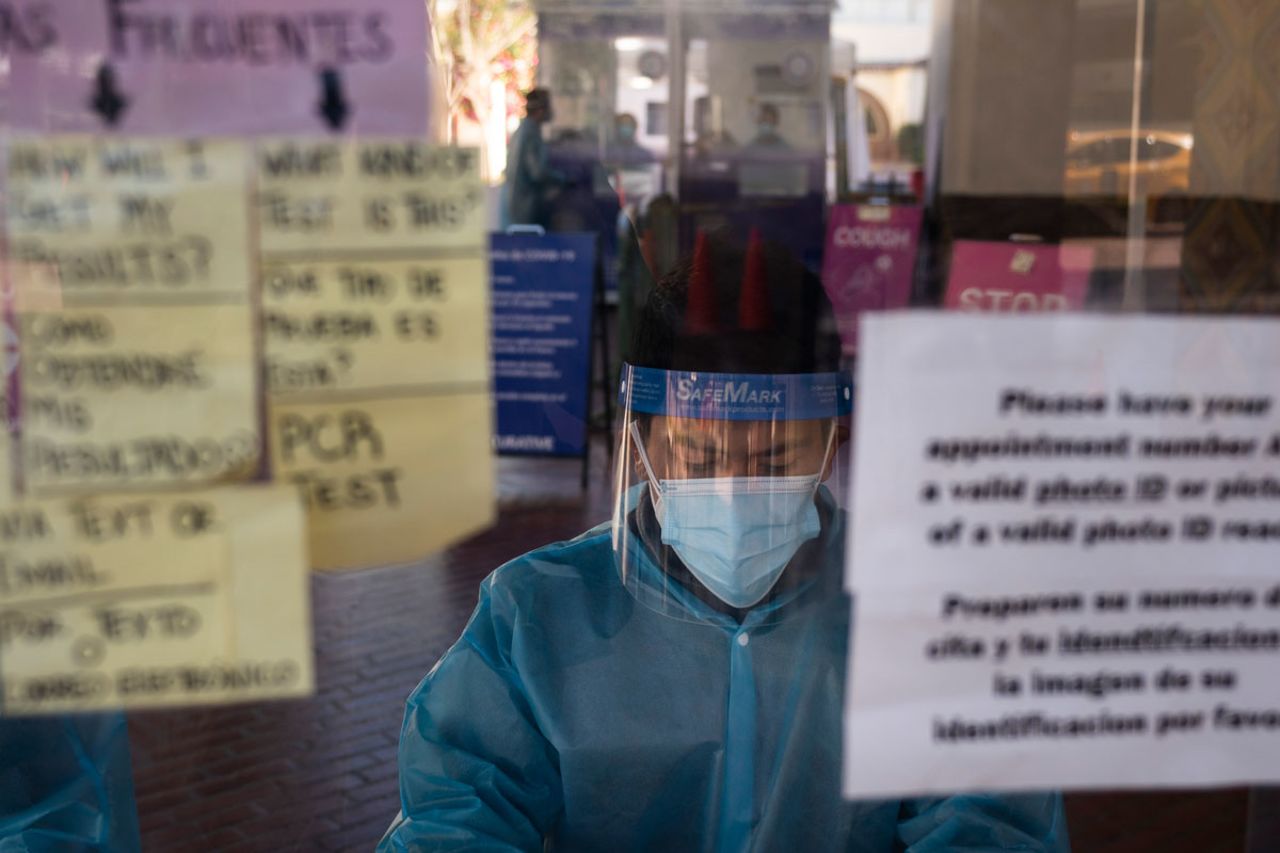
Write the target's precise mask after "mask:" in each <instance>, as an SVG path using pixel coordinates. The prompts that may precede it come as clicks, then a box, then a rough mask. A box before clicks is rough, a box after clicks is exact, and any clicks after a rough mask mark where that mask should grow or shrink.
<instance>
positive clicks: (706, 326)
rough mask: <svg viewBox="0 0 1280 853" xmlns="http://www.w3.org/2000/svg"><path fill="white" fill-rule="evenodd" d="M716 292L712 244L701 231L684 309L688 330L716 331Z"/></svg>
mask: <svg viewBox="0 0 1280 853" xmlns="http://www.w3.org/2000/svg"><path fill="white" fill-rule="evenodd" d="M716 325H717V324H716V292H715V283H714V282H712V280H711V245H710V242H709V241H708V240H707V235H706V234H705V233H704V232H702V231H699V232H698V241H697V242H696V243H695V244H694V246H693V272H692V275H690V277H689V301H688V304H687V305H686V306H685V310H684V326H685V330H686V331H687V332H691V333H693V334H698V335H708V334H711V333H712V332H715V331H716Z"/></svg>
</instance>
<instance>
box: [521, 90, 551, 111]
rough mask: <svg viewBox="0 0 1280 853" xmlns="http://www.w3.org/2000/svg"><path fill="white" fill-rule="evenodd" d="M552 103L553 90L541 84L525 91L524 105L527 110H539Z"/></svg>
mask: <svg viewBox="0 0 1280 853" xmlns="http://www.w3.org/2000/svg"><path fill="white" fill-rule="evenodd" d="M550 103H551V91H550V90H549V89H544V88H542V87H541V86H539V87H538V88H536V89H530V90H529V91H527V92H525V93H524V106H525V109H527V110H537V109H542V108H544V107H546V106H547V105H548V104H550Z"/></svg>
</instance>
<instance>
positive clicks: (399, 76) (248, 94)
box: [0, 0, 430, 135]
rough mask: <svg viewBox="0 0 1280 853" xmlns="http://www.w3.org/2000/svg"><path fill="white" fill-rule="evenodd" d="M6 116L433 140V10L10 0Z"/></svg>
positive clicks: (39, 125)
mask: <svg viewBox="0 0 1280 853" xmlns="http://www.w3.org/2000/svg"><path fill="white" fill-rule="evenodd" d="M4 16H5V28H6V32H7V35H6V37H5V47H6V56H5V59H6V62H5V63H4V65H3V66H2V67H0V95H3V94H4V92H5V90H7V92H8V93H9V98H8V103H4V102H0V119H3V120H4V123H5V125H6V126H7V127H10V128H14V129H18V130H22V131H32V132H54V133H57V132H69V131H74V132H88V131H93V132H108V131H119V132H122V133H127V134H157V133H158V134H172V133H175V132H179V133H186V134H191V135H246V134H262V133H310V134H315V135H327V134H329V133H332V132H334V131H344V132H348V133H356V134H364V135H368V134H386V133H401V134H423V133H425V132H426V131H427V125H428V122H427V113H428V104H429V102H430V97H429V89H428V77H427V61H426V59H427V45H426V37H427V33H428V32H430V27H429V25H428V23H427V21H426V6H425V4H422V3H405V2H400V1H399V0H346V2H343V3H333V2H329V0H270V2H264V0H106V2H94V3H49V2H38V0H15V2H11V3H6V4H5V5H4Z"/></svg>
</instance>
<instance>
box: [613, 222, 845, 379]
mask: <svg viewBox="0 0 1280 853" xmlns="http://www.w3.org/2000/svg"><path fill="white" fill-rule="evenodd" d="M752 243H753V245H750V246H749V247H748V248H747V250H746V251H744V250H743V249H742V248H741V247H740V246H738V245H736V244H735V243H734V242H733V241H731V240H729V239H726V238H725V237H723V236H717V235H702V236H701V237H700V238H699V246H698V248H697V249H695V251H694V253H693V254H692V255H690V256H687V257H685V258H684V259H683V260H682V261H681V262H680V263H679V264H677V265H676V267H675V269H674V270H672V271H671V272H670V273H669V274H668V275H666V276H665V277H664V278H663V279H662V280H661V281H659V282H658V284H657V285H656V286H655V287H654V288H653V290H651V291H650V292H649V296H648V298H647V299H646V300H645V303H644V306H643V307H642V308H641V310H640V314H639V317H638V319H637V322H636V327H635V334H634V336H633V343H632V348H631V361H632V363H633V364H635V365H637V366H641V367H656V368H661V369H663V370H704V371H710V372H719V373H821V372H827V371H833V370H838V369H839V366H840V337H839V334H838V332H837V330H836V324H835V317H834V314H833V312H832V308H831V302H830V301H829V300H828V299H827V295H826V292H825V291H824V290H823V288H822V282H821V281H819V279H818V277H817V276H816V275H814V274H813V273H812V272H810V271H809V270H807V269H806V268H805V267H804V265H803V264H801V263H800V262H799V261H798V260H797V259H796V258H795V257H794V256H793V255H792V254H791V253H790V252H789V251H787V250H786V249H784V248H782V247H780V246H777V245H776V244H772V243H769V242H767V241H765V240H762V239H760V238H759V237H758V236H754V237H753V241H752ZM748 272H750V275H748ZM695 279H696V284H695ZM748 280H750V281H753V282H754V284H753V285H752V287H751V288H746V289H744V286H743V285H744V283H746V282H747V281H748ZM761 283H763V287H762V288H761V287H760V285H761ZM691 284H694V286H695V289H697V290H700V291H701V292H700V293H699V294H698V295H697V296H696V297H695V300H696V301H697V303H698V304H697V305H696V306H695V310H694V312H692V313H693V314H694V315H696V316H689V315H690V313H691V312H690V311H689V310H688V309H689V301H690V300H689V296H690V290H691ZM752 291H754V292H752ZM744 292H749V293H750V295H748V296H747V299H748V300H749V301H751V302H752V305H751V307H750V308H749V310H748V311H747V312H746V314H747V315H749V316H745V317H744V312H743V310H742V302H743V294H744ZM744 320H745V321H746V325H747V326H748V327H747V328H744V327H743V322H744Z"/></svg>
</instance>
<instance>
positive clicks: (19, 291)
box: [5, 137, 261, 496]
mask: <svg viewBox="0 0 1280 853" xmlns="http://www.w3.org/2000/svg"><path fill="white" fill-rule="evenodd" d="M5 162H6V167H7V182H8V198H7V200H6V218H5V227H6V230H7V234H8V240H9V257H8V264H9V273H10V282H11V285H12V287H13V295H14V304H15V307H16V311H17V314H18V318H17V319H18V324H17V332H18V341H19V350H20V352H19V359H18V369H19V372H20V376H21V389H22V392H21V400H20V404H19V407H18V408H19V413H20V419H21V422H20V448H21V452H20V457H19V458H20V460H21V466H22V479H23V482H24V483H25V485H26V487H27V488H28V489H29V491H30V493H31V494H33V495H35V496H44V495H53V494H64V493H67V492H68V491H77V490H83V489H85V488H93V489H112V488H117V487H128V488H139V487H150V486H159V485H166V484H182V483H189V484H200V483H209V482H212V481H227V480H236V479H244V478H246V477H248V476H250V475H251V474H252V473H253V472H254V471H255V470H256V467H257V460H258V457H259V454H260V447H261V439H260V431H259V427H258V413H257V407H256V401H255V397H256V393H257V390H256V375H257V371H256V367H255V363H254V345H253V318H252V314H251V305H250V298H249V291H250V283H251V277H252V269H251V262H252V253H251V251H250V233H251V228H250V224H249V222H250V219H249V215H248V213H249V209H248V186H249V183H248V167H249V165H250V161H249V158H248V154H247V151H246V149H245V147H244V146H243V145H242V144H240V143H236V142H230V141H218V142H211V141H206V142H199V141H196V142H175V141H169V140H138V139H116V138H97V139H89V138H81V137H50V138H46V139H40V140H25V141H13V142H11V143H9V145H8V148H7V151H6V158H5Z"/></svg>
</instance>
